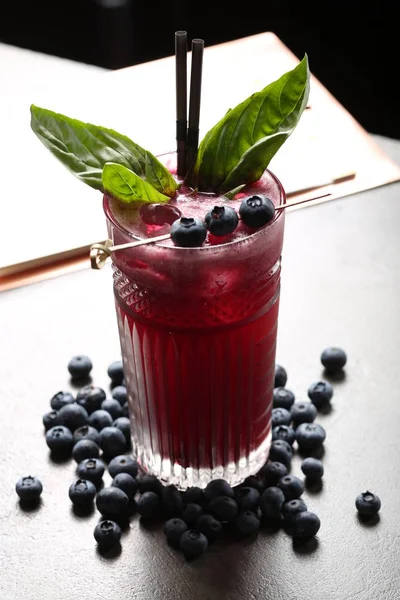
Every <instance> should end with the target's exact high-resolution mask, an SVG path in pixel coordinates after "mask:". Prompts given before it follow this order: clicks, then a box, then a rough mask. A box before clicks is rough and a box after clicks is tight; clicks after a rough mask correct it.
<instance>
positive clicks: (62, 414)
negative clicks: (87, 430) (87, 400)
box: [58, 402, 89, 431]
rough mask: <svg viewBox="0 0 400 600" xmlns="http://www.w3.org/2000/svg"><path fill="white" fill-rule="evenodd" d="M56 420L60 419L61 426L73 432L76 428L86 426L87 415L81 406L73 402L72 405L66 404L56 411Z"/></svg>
mask: <svg viewBox="0 0 400 600" xmlns="http://www.w3.org/2000/svg"><path fill="white" fill-rule="evenodd" d="M58 418H59V419H60V423H61V425H65V427H68V429H70V431H75V429H78V427H82V425H86V424H87V422H88V418H89V417H88V414H87V412H86V410H85V409H84V408H83V406H79V404H76V402H74V403H73V404H66V405H65V406H63V407H62V408H60V410H59V411H58Z"/></svg>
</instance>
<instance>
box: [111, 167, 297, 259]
mask: <svg viewBox="0 0 400 600" xmlns="http://www.w3.org/2000/svg"><path fill="white" fill-rule="evenodd" d="M265 171H266V172H267V173H268V174H269V175H270V176H271V177H272V179H273V180H274V181H275V183H276V185H277V187H278V189H279V197H280V203H279V204H278V205H277V206H281V205H282V204H284V203H285V198H286V193H285V190H284V187H283V185H282V183H281V181H280V180H279V179H278V177H277V176H276V175H275V174H274V173H273V172H272V171H270V170H269V169H265ZM103 210H104V214H105V216H106V218H107V220H108V221H110V222H111V223H112V225H113V226H114V227H116V228H117V229H118V230H119V231H120V232H121V233H123V234H124V235H125V236H128V237H129V238H131V239H132V241H140V240H143V239H145V238H142V237H139V236H138V235H135V234H134V233H132V232H131V231H129V229H127V228H126V227H124V226H123V225H121V223H119V222H118V221H117V219H116V218H115V216H114V215H113V213H112V212H111V209H110V205H109V202H108V196H107V194H103ZM282 213H284V210H281V211H279V212H276V213H275V216H274V218H273V219H272V221H270V222H269V223H267V224H266V225H264V226H263V227H260V228H259V229H256V230H255V231H254V232H253V233H250V234H249V235H248V236H246V237H240V238H238V239H236V240H232V241H231V242H226V243H225V244H216V245H215V246H196V247H194V248H186V247H183V246H170V245H168V244H166V243H165V242H155V243H154V244H152V246H157V247H160V248H165V249H167V250H173V251H175V250H177V251H184V252H199V251H201V252H206V251H210V250H212V251H214V252H216V251H218V250H220V249H222V248H231V247H232V246H235V245H236V244H239V243H242V242H243V241H245V240H249V239H254V238H255V237H258V236H260V235H261V234H262V232H264V231H265V230H266V229H268V228H269V227H270V226H271V225H273V224H274V223H276V221H278V219H279V218H281V216H282ZM146 239H147V238H146ZM149 239H151V238H149ZM127 250H128V248H127Z"/></svg>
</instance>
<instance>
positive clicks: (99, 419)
mask: <svg viewBox="0 0 400 600" xmlns="http://www.w3.org/2000/svg"><path fill="white" fill-rule="evenodd" d="M112 424H113V418H112V416H111V415H110V413H109V412H107V411H106V410H95V411H94V412H92V414H91V415H89V425H91V426H92V427H94V428H95V429H97V431H101V430H102V429H104V428H105V427H111V425H112Z"/></svg>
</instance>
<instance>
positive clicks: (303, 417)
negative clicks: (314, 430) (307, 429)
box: [290, 402, 318, 427]
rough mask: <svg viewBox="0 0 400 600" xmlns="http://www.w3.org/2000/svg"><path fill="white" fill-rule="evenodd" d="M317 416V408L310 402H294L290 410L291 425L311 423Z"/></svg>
mask: <svg viewBox="0 0 400 600" xmlns="http://www.w3.org/2000/svg"><path fill="white" fill-rule="evenodd" d="M317 414H318V411H317V407H316V406H314V404H313V403H312V402H295V403H294V404H293V406H292V408H291V409H290V416H291V419H292V422H293V425H294V426H295V427H297V425H300V424H301V423H312V422H313V421H314V420H315V418H316V416H317Z"/></svg>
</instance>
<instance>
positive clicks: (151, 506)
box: [136, 492, 161, 520]
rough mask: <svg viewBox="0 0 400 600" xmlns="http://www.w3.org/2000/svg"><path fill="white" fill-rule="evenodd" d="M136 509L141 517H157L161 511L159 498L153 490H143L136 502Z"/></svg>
mask: <svg viewBox="0 0 400 600" xmlns="http://www.w3.org/2000/svg"><path fill="white" fill-rule="evenodd" d="M136 510H137V512H138V513H139V515H140V516H141V517H142V518H143V519H149V520H150V519H157V518H158V517H159V516H160V512H161V498H160V496H159V495H158V494H156V493H155V492H144V494H142V495H141V496H140V497H139V499H138V500H137V502H136Z"/></svg>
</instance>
